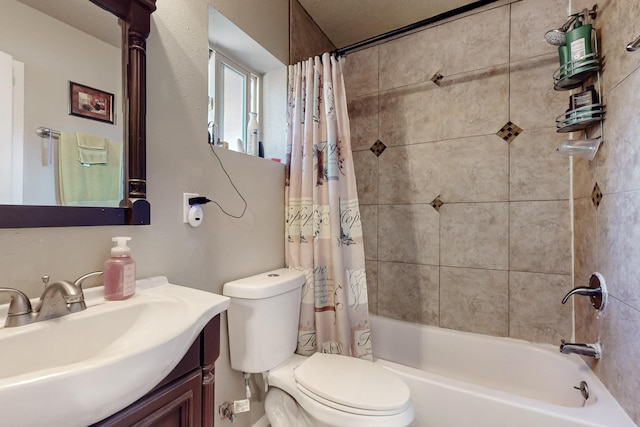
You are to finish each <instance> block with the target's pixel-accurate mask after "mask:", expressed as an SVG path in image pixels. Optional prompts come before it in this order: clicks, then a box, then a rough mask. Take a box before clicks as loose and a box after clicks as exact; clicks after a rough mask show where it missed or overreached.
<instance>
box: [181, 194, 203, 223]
mask: <svg viewBox="0 0 640 427" xmlns="http://www.w3.org/2000/svg"><path fill="white" fill-rule="evenodd" d="M199 195H200V194H198V193H182V222H183V223H185V224H188V223H189V209H190V208H191V205H190V204H189V199H190V198H192V197H198V196H199Z"/></svg>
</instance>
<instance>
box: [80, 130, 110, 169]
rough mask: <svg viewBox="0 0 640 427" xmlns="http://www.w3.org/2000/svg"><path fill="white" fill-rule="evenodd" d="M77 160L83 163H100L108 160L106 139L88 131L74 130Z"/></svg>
mask: <svg viewBox="0 0 640 427" xmlns="http://www.w3.org/2000/svg"><path fill="white" fill-rule="evenodd" d="M76 139H77V141H78V160H79V161H80V163H83V164H85V165H100V164H106V163H107V162H108V160H109V159H108V153H107V143H108V142H107V139H106V138H103V137H101V136H96V135H91V134H88V133H82V132H76Z"/></svg>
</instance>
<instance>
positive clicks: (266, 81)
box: [208, 6, 288, 161]
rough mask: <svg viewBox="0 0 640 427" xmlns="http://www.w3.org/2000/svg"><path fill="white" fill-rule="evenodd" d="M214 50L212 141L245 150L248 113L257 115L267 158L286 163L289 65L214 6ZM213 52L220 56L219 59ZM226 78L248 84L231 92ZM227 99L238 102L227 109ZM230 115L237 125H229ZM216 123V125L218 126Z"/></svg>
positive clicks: (211, 43) (211, 69)
mask: <svg viewBox="0 0 640 427" xmlns="http://www.w3.org/2000/svg"><path fill="white" fill-rule="evenodd" d="M209 46H210V49H211V50H210V57H209V94H208V95H209V117H208V122H209V123H208V124H209V134H210V135H211V137H212V139H213V142H216V141H218V138H219V139H220V140H221V141H226V142H228V144H229V146H228V148H229V149H230V150H235V151H244V150H245V141H246V140H247V137H246V132H247V125H248V121H249V113H250V112H256V113H258V118H257V119H258V123H259V140H260V141H261V142H262V143H263V149H264V157H265V158H267V159H269V158H271V159H274V160H276V161H279V160H280V159H284V157H285V142H286V133H285V132H286V120H287V117H286V115H287V99H286V98H287V82H288V80H287V67H286V65H285V64H283V63H282V62H280V61H279V60H278V59H277V58H275V57H274V56H273V55H272V54H271V53H269V52H268V51H267V50H266V49H265V48H264V47H262V46H261V45H260V44H259V43H257V42H256V41H255V40H254V39H253V38H251V37H250V36H249V35H248V34H247V33H245V32H244V31H243V30H242V29H240V28H239V27H238V26H237V25H235V24H234V23H233V22H231V21H230V20H229V19H227V18H226V17H225V16H224V15H222V14H221V13H220V12H219V11H217V10H216V9H214V8H213V7H212V6H209ZM214 51H215V52H217V53H216V54H214V53H213V52H214ZM216 58H217V59H216ZM216 63H217V65H216ZM223 67H225V68H223ZM221 69H224V71H221ZM223 73H224V74H226V75H227V76H228V77H231V78H229V79H227V84H228V83H231V82H232V81H236V82H239V81H242V82H243V84H242V85H238V86H235V88H233V89H231V87H230V86H229V87H226V84H223V83H224V81H223V78H222V77H223V76H222V74H223ZM240 76H242V77H240ZM216 82H218V83H216ZM223 86H224V87H223ZM216 87H217V88H216ZM221 92H222V93H223V95H221ZM227 96H229V97H230V98H231V97H233V98H235V99H233V102H229V104H228V105H226V106H225V105H224V103H225V101H224V100H223V97H225V98H226V97H227ZM231 100H232V99H230V101H231ZM241 100H242V101H243V102H240V101H241ZM243 103H244V105H242V104H243ZM222 113H223V114H222ZM225 116H227V119H229V121H230V122H233V123H234V124H233V125H232V124H231V123H226V122H225V120H226V119H225ZM240 118H241V119H242V123H241V124H240ZM214 123H215V124H216V126H213V124H214ZM218 125H219V126H218ZM223 128H224V129H223ZM241 134H242V136H240V135H241ZM238 139H241V141H242V146H243V147H242V149H240V150H239V149H238V148H237V147H238V142H237V140H238Z"/></svg>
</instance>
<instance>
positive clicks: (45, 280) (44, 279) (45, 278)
mask: <svg viewBox="0 0 640 427" xmlns="http://www.w3.org/2000/svg"><path fill="white" fill-rule="evenodd" d="M41 279H42V283H44V287H45V288H46V287H47V286H48V285H49V279H50V277H49V276H42V277H41Z"/></svg>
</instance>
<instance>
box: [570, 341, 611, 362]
mask: <svg viewBox="0 0 640 427" xmlns="http://www.w3.org/2000/svg"><path fill="white" fill-rule="evenodd" d="M560 353H564V354H571V353H574V354H579V355H581V356H588V357H593V358H594V359H600V358H601V357H602V345H601V344H600V343H599V342H597V343H595V344H577V343H568V342H566V341H565V340H562V341H561V344H560Z"/></svg>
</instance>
